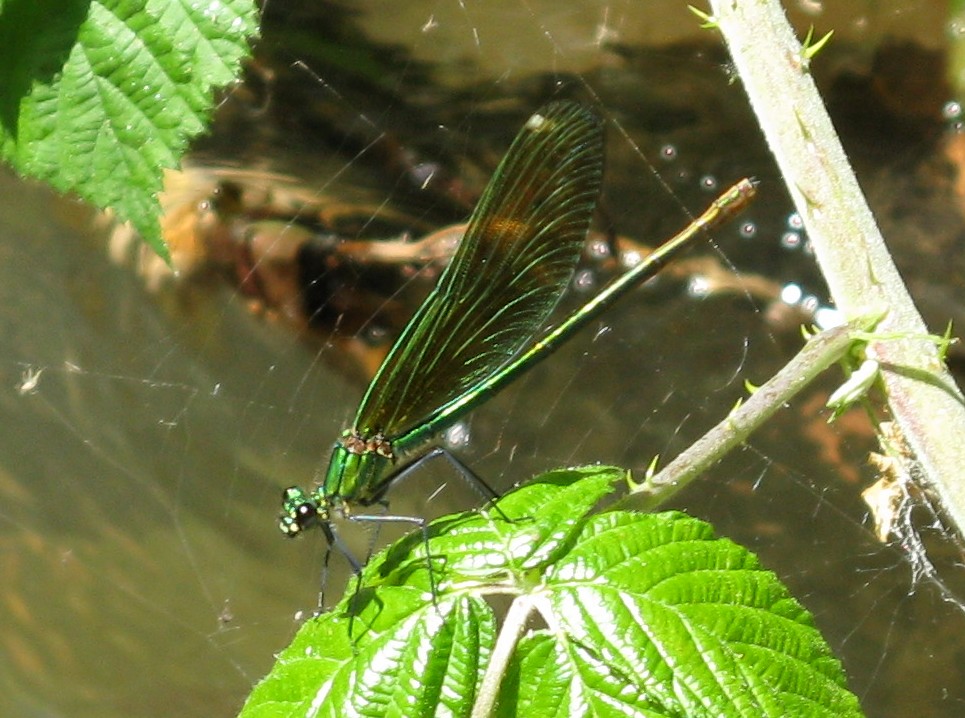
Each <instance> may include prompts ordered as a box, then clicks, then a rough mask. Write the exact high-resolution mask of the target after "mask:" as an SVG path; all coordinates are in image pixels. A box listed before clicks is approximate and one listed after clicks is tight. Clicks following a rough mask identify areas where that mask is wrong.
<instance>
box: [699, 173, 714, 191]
mask: <svg viewBox="0 0 965 718" xmlns="http://www.w3.org/2000/svg"><path fill="white" fill-rule="evenodd" d="M700 188H701V189H702V190H704V191H705V192H713V191H714V190H716V189H717V178H716V177H714V176H713V175H704V176H703V177H701V178H700Z"/></svg>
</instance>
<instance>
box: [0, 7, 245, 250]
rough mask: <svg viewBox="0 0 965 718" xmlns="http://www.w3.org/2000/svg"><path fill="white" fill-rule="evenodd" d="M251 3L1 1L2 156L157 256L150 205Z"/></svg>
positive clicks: (228, 67) (230, 71)
mask: <svg viewBox="0 0 965 718" xmlns="http://www.w3.org/2000/svg"><path fill="white" fill-rule="evenodd" d="M256 20H257V14H256V11H255V7H254V3H253V1H252V0H197V1H196V2H183V1H181V0H93V1H91V0H86V1H82V0H69V1H64V0H58V2H50V1H49V0H48V1H47V2H27V1H26V0H20V1H19V2H9V1H8V2H5V3H4V4H3V7H2V11H0V152H2V156H3V158H4V160H5V161H7V162H9V163H10V164H11V165H13V167H14V168H15V169H16V170H17V171H18V172H20V173H22V174H24V175H28V176H31V177H35V178H37V179H41V180H44V181H46V182H48V183H50V184H51V185H53V186H54V187H55V188H57V189H59V190H61V191H64V192H68V191H70V192H76V193H77V194H78V195H80V196H81V197H83V198H84V199H87V200H89V201H90V202H92V203H94V204H95V205H97V206H99V207H111V208H113V209H115V210H116V211H117V213H118V214H119V215H120V217H121V218H123V219H127V220H130V221H131V222H132V223H133V224H134V226H135V227H136V229H137V230H138V231H139V232H140V234H141V235H142V236H143V237H144V238H145V239H146V240H147V241H148V242H149V243H150V244H151V246H152V247H154V249H155V250H156V251H158V253H159V254H161V255H162V256H165V257H166V256H167V251H166V249H165V247H164V245H163V243H162V241H161V236H160V229H159V226H158V222H157V216H158V213H159V211H160V209H159V205H158V201H157V197H156V194H157V192H158V191H159V190H160V188H161V173H162V169H163V168H166V167H175V166H177V164H178V162H179V159H180V157H181V155H182V154H183V152H184V150H185V148H186V146H187V142H188V140H190V139H191V138H192V137H194V136H195V135H197V134H198V133H200V132H201V131H202V130H203V129H204V127H205V123H206V121H207V117H208V115H209V113H210V111H211V106H212V90H213V88H214V87H216V86H218V85H223V84H225V83H228V82H230V81H231V80H232V79H233V78H234V77H235V76H236V75H237V73H238V70H239V67H240V62H241V59H242V58H243V57H245V56H246V55H247V54H248V44H247V38H248V37H250V36H252V35H253V34H254V33H255V32H256Z"/></svg>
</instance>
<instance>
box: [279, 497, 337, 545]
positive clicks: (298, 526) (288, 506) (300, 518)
mask: <svg viewBox="0 0 965 718" xmlns="http://www.w3.org/2000/svg"><path fill="white" fill-rule="evenodd" d="M326 513H327V512H326ZM325 518H326V517H325V516H320V515H319V507H318V503H317V501H316V500H315V499H314V498H313V497H312V496H310V495H309V494H307V493H306V492H305V491H304V490H302V489H301V488H299V487H298V486H290V487H289V488H287V489H285V490H284V491H283V492H282V514H281V518H280V519H279V521H278V528H280V529H281V531H282V533H283V534H285V535H286V536H288V537H289V538H294V537H295V536H298V534H300V533H301V532H302V531H304V530H305V529H309V528H311V527H312V526H314V525H315V524H316V523H318V521H320V520H322V521H324V520H325Z"/></svg>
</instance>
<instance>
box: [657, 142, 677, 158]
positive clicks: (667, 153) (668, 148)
mask: <svg viewBox="0 0 965 718" xmlns="http://www.w3.org/2000/svg"><path fill="white" fill-rule="evenodd" d="M660 158H661V159H662V160H665V161H667V162H673V161H674V160H675V159H677V148H676V147H674V146H673V145H664V146H663V147H661V148H660Z"/></svg>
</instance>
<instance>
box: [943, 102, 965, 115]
mask: <svg viewBox="0 0 965 718" xmlns="http://www.w3.org/2000/svg"><path fill="white" fill-rule="evenodd" d="M961 116H962V106H961V104H960V103H958V102H956V101H955V100H949V101H948V102H946V103H945V105H944V106H943V107H942V117H944V118H945V119H946V120H958V119H961Z"/></svg>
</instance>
